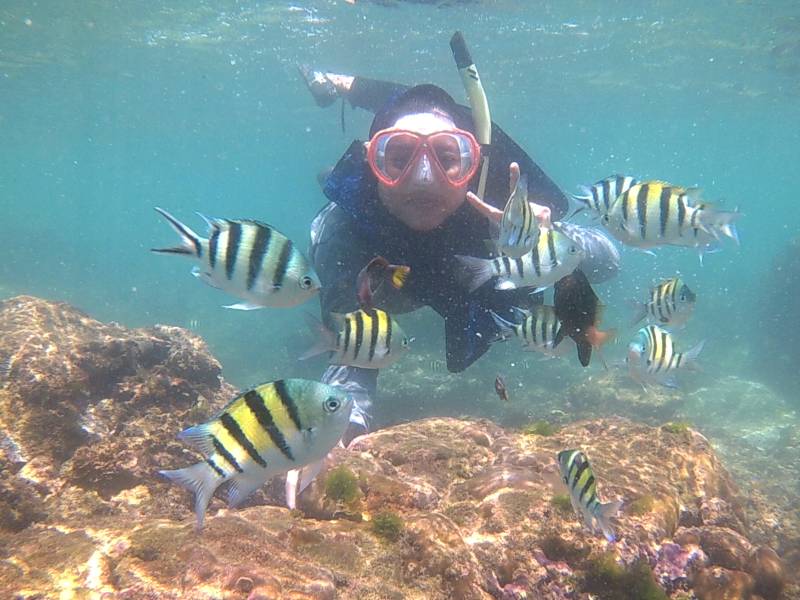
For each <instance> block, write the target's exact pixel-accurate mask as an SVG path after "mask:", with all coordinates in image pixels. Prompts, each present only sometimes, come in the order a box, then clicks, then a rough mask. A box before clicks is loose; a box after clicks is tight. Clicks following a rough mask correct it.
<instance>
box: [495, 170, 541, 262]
mask: <svg viewBox="0 0 800 600" xmlns="http://www.w3.org/2000/svg"><path fill="white" fill-rule="evenodd" d="M511 189H512V192H511V196H510V197H509V198H508V202H506V207H505V209H504V210H503V217H502V219H501V220H500V237H499V238H498V241H497V248H498V250H499V251H500V252H501V253H503V254H505V255H506V256H510V257H511V258H521V257H522V256H523V255H525V254H527V253H528V252H530V251H531V250H533V247H534V246H535V245H536V242H537V241H538V239H539V225H538V223H537V221H536V217H535V216H534V214H533V208H532V207H531V205H530V203H529V202H528V178H527V176H525V175H522V176H520V173H519V165H517V164H516V163H512V165H511Z"/></svg>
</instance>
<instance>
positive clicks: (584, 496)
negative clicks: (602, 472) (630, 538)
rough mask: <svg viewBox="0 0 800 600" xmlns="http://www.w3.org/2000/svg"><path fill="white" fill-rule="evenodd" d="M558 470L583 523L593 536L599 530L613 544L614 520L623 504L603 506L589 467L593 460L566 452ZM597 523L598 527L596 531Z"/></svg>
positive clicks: (559, 461) (606, 504)
mask: <svg viewBox="0 0 800 600" xmlns="http://www.w3.org/2000/svg"><path fill="white" fill-rule="evenodd" d="M558 467H559V470H560V471H561V479H562V480H563V481H564V483H565V484H566V485H567V488H569V499H570V501H571V502H572V508H573V509H575V512H576V513H578V514H579V515H580V516H582V517H583V522H584V523H585V524H586V526H587V527H589V529H591V530H592V533H595V532H596V531H597V529H598V528H599V529H600V531H602V532H603V535H604V536H605V538H606V539H607V540H608V541H609V542H613V541H614V540H615V539H616V538H615V536H614V529H613V528H612V527H611V518H612V517H613V516H614V515H616V514H617V513H618V512H619V509H620V508H621V507H622V501H621V500H615V501H614V502H607V503H605V504H601V503H600V500H599V498H598V497H597V483H596V481H595V478H594V473H593V472H592V467H591V466H590V465H589V459H588V458H586V455H585V454H584V453H583V452H581V451H580V450H562V451H561V452H559V453H558ZM595 522H596V523H597V527H595Z"/></svg>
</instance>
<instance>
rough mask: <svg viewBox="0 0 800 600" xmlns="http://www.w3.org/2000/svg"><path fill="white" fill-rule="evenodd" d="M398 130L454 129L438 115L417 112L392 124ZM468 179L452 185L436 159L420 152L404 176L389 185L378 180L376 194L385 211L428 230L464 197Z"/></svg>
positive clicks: (427, 132)
mask: <svg viewBox="0 0 800 600" xmlns="http://www.w3.org/2000/svg"><path fill="white" fill-rule="evenodd" d="M394 127H396V128H398V129H404V130H408V131H413V132H416V133H419V134H422V135H428V134H431V133H434V132H438V131H452V130H456V127H455V124H454V123H453V122H452V121H451V120H450V119H448V118H447V117H444V116H442V115H436V114H431V113H421V114H415V115H407V116H405V117H402V118H400V119H398V121H397V122H396V123H395V124H394ZM468 185H469V181H465V182H463V183H462V184H461V185H453V184H452V183H451V182H450V181H449V180H448V178H447V177H446V175H445V174H444V173H443V172H442V170H441V168H440V167H439V164H437V163H436V159H435V158H434V157H432V156H430V155H429V154H428V152H425V151H422V152H420V153H419V154H418V155H417V157H416V159H415V162H414V164H413V165H411V167H410V171H409V172H408V176H407V177H404V178H403V179H402V180H401V181H399V182H398V184H396V185H393V186H388V185H385V184H384V183H382V182H380V181H379V182H378V197H379V198H380V200H381V202H382V203H383V205H384V206H385V207H386V210H388V211H389V213H391V214H392V215H393V216H394V217H396V218H397V219H399V220H400V221H402V222H403V223H404V224H405V225H407V226H408V227H410V228H411V229H414V230H416V231H430V230H432V229H436V228H437V227H439V225H441V224H442V223H443V222H444V221H445V219H447V218H448V217H449V216H450V215H452V214H453V213H454V212H455V211H456V210H458V208H459V207H460V206H461V204H462V203H463V202H464V200H465V198H466V193H467V188H468Z"/></svg>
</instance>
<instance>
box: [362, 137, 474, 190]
mask: <svg viewBox="0 0 800 600" xmlns="http://www.w3.org/2000/svg"><path fill="white" fill-rule="evenodd" d="M480 157H481V147H480V145H479V144H478V142H477V140H476V139H475V136H473V135H472V134H471V133H470V132H469V131H464V130H462V129H448V130H446V131H436V132H433V133H429V134H422V133H418V132H415V131H409V130H407V129H401V128H394V127H392V128H389V129H383V130H381V131H379V132H377V133H376V134H375V135H374V136H372V139H371V140H370V142H369V145H368V149H367V163H368V164H369V166H370V168H371V169H372V172H373V173H374V175H375V177H377V178H378V181H380V182H381V183H382V184H383V185H385V186H388V187H396V186H399V185H401V184H402V183H404V182H406V181H408V179H409V178H410V177H411V175H412V174H416V175H417V176H418V178H420V179H425V178H431V179H432V178H434V177H435V175H438V176H439V177H438V178H439V179H440V180H441V181H444V182H447V183H448V184H449V185H451V186H452V187H460V186H463V185H465V184H466V183H467V182H468V181H469V180H470V179H471V178H472V176H473V175H475V172H476V171H477V170H478V166H479V164H480Z"/></svg>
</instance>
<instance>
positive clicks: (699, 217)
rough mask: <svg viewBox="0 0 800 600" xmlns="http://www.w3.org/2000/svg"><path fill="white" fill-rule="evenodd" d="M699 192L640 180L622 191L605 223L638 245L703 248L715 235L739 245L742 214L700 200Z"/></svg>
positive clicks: (615, 233) (622, 238)
mask: <svg viewBox="0 0 800 600" xmlns="http://www.w3.org/2000/svg"><path fill="white" fill-rule="evenodd" d="M699 193H700V192H699V190H697V189H687V188H682V187H678V186H674V185H671V184H669V183H664V182H663V181H648V182H644V183H637V184H635V185H634V186H632V187H631V188H630V189H628V190H626V191H625V192H623V193H622V194H620V196H619V197H618V198H617V199H616V200H615V201H614V204H612V205H611V208H610V209H609V211H608V213H606V214H605V215H604V216H603V218H602V222H603V224H604V225H605V227H606V228H607V229H608V231H609V232H610V233H611V235H613V236H614V237H615V238H617V239H618V240H619V241H620V242H622V243H623V244H627V245H629V246H633V247H635V248H653V247H656V246H665V245H668V246H689V247H694V248H698V249H700V250H703V249H705V247H706V246H707V245H708V244H709V243H710V242H711V241H712V238H713V239H716V240H719V239H721V238H722V237H727V238H730V239H732V240H734V241H735V242H736V243H737V244H738V243H739V236H738V234H737V232H736V226H735V224H734V222H735V221H736V220H737V219H738V218H739V216H740V213H739V212H736V211H734V212H727V211H720V210H717V209H716V208H714V207H713V206H712V205H710V204H708V203H702V202H699Z"/></svg>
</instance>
